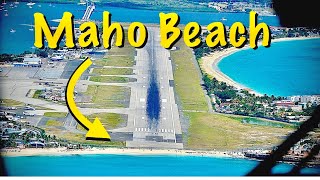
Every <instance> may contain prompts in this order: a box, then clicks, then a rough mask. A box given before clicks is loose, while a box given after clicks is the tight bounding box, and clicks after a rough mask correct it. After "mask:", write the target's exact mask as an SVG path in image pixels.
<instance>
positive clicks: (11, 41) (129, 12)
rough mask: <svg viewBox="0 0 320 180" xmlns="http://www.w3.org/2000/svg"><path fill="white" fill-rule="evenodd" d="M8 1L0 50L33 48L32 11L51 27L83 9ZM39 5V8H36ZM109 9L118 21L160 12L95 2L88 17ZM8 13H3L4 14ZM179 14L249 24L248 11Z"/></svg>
mask: <svg viewBox="0 0 320 180" xmlns="http://www.w3.org/2000/svg"><path fill="white" fill-rule="evenodd" d="M10 4H11V3H7V4H6V5H5V8H6V9H7V11H4V10H3V11H0V19H1V21H0V25H1V28H0V39H1V41H0V53H17V54H18V53H22V52H24V51H25V50H33V49H31V47H32V46H33V43H34V34H33V33H34V32H33V31H30V30H29V29H30V27H29V26H24V25H21V24H33V21H34V19H33V14H34V13H35V12H40V13H43V14H44V15H45V16H46V18H47V21H48V23H49V24H50V25H51V26H57V25H58V24H57V23H55V22H53V21H51V20H53V19H60V18H61V17H62V15H63V12H65V11H69V12H71V13H72V14H73V15H74V17H75V19H81V18H82V16H83V14H84V11H85V9H86V7H85V6H83V5H77V4H52V5H50V4H49V3H36V4H35V5H34V6H33V7H32V8H29V7H28V6H27V5H26V3H20V4H19V5H18V7H16V8H10ZM39 6H41V7H39ZM103 11H109V12H110V13H111V14H112V21H117V22H134V21H139V22H142V23H157V24H158V23H159V13H160V11H152V10H140V9H129V8H120V7H110V6H101V5H96V10H95V11H94V13H93V14H92V16H91V19H94V20H102V12H103ZM6 13H7V14H8V16H5V14H6ZM175 13H178V14H179V16H180V23H181V24H186V23H188V22H191V21H195V22H198V23H199V24H201V25H208V24H209V23H211V22H214V21H221V18H223V17H224V18H227V21H223V23H224V24H225V25H231V24H232V23H234V22H236V21H240V22H242V23H244V24H245V25H248V22H249V14H246V13H237V14H235V13H205V12H175ZM262 19H263V20H262V21H264V22H266V23H268V24H269V25H272V26H275V25H279V21H278V19H277V18H276V17H262ZM11 29H15V30H16V32H15V33H10V30H11Z"/></svg>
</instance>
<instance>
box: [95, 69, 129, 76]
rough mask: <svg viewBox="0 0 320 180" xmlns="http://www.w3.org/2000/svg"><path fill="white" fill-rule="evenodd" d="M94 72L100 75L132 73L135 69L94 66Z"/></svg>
mask: <svg viewBox="0 0 320 180" xmlns="http://www.w3.org/2000/svg"><path fill="white" fill-rule="evenodd" d="M92 73H93V74H100V75H131V74H133V70H132V69H131V68H94V69H93V71H92Z"/></svg>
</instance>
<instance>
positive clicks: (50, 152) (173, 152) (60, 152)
mask: <svg viewBox="0 0 320 180" xmlns="http://www.w3.org/2000/svg"><path fill="white" fill-rule="evenodd" d="M85 154H110V155H134V156H142V155H143V156H161V155H168V156H205V157H221V158H232V157H233V158H244V155H243V154H242V153H241V152H227V151H226V152H223V151H197V150H178V149H142V148H141V149H139V148H90V149H67V148H65V147H63V148H24V149H2V150H1V155H2V156H65V155H85Z"/></svg>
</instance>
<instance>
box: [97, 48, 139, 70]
mask: <svg viewBox="0 0 320 180" xmlns="http://www.w3.org/2000/svg"><path fill="white" fill-rule="evenodd" d="M112 48H113V47H112ZM110 51H112V50H110ZM94 64H96V65H98V66H120V67H132V66H133V65H134V54H132V56H126V55H121V54H119V55H108V56H107V57H105V58H103V59H101V60H96V61H94Z"/></svg>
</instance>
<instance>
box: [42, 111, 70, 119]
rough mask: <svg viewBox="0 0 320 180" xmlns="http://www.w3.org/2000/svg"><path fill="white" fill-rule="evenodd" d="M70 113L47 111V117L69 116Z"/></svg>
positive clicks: (45, 114)
mask: <svg viewBox="0 0 320 180" xmlns="http://www.w3.org/2000/svg"><path fill="white" fill-rule="evenodd" d="M67 114H68V113H66V112H45V113H44V116H45V117H52V118H64V117H66V116H67Z"/></svg>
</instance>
